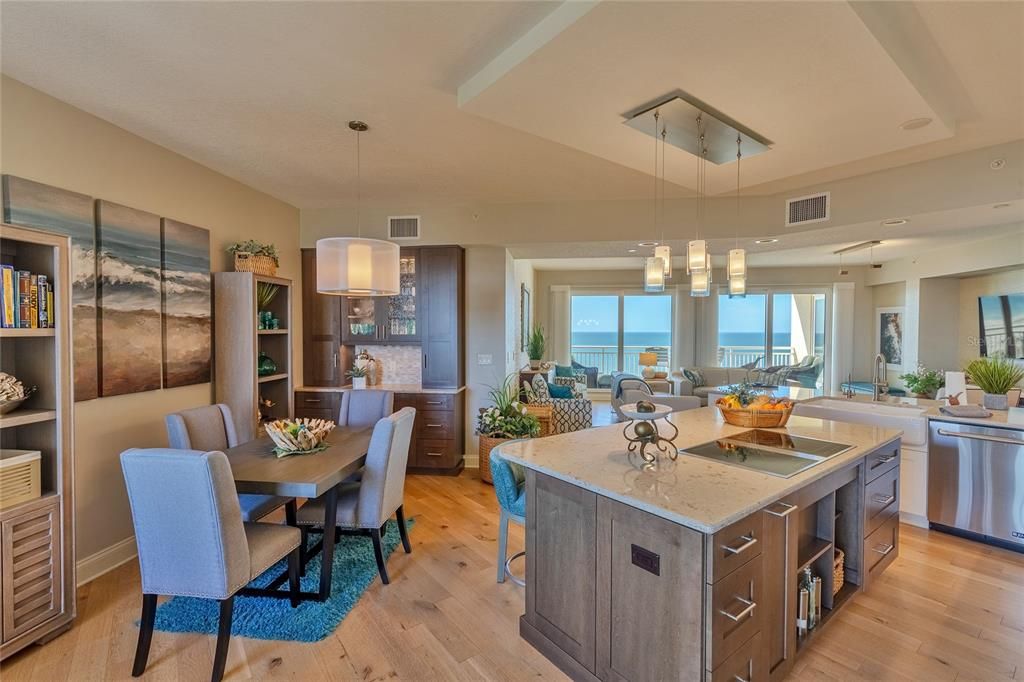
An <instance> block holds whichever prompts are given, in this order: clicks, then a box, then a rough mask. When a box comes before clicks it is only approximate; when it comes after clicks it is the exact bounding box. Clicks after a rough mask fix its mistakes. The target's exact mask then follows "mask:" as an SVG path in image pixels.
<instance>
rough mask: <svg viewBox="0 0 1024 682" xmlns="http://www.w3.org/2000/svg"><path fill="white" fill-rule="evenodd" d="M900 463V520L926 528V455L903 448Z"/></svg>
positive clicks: (925, 453)
mask: <svg viewBox="0 0 1024 682" xmlns="http://www.w3.org/2000/svg"><path fill="white" fill-rule="evenodd" d="M901 460H902V461H901V462H900V520H901V521H903V522H904V523H909V524H911V525H914V526H920V527H921V528H927V527H928V453H927V452H922V451H921V450H913V449H911V448H906V447H905V448H903V451H902V453H901Z"/></svg>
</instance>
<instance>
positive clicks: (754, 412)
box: [716, 405, 793, 429]
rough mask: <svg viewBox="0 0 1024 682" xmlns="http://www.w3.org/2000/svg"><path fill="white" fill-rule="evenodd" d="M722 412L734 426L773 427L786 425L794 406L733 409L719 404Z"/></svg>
mask: <svg viewBox="0 0 1024 682" xmlns="http://www.w3.org/2000/svg"><path fill="white" fill-rule="evenodd" d="M716 407H718V409H719V410H721V412H722V419H724V420H725V421H726V423H728V424H732V425H733V426H750V427H753V428H756V429H773V428H775V427H777V426H785V425H786V422H788V421H789V415H790V414H792V413H793V408H792V406H791V407H788V408H786V409H785V410H758V409H732V408H728V407H722V406H721V405H717V406H716Z"/></svg>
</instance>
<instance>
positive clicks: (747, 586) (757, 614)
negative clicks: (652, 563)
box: [704, 556, 764, 670]
mask: <svg viewBox="0 0 1024 682" xmlns="http://www.w3.org/2000/svg"><path fill="white" fill-rule="evenodd" d="M762 584H763V578H762V573H761V557H760V556H757V557H754V558H753V559H751V560H750V561H748V562H747V563H746V564H744V565H743V566H741V567H740V568H738V569H737V570H735V571H733V572H732V573H730V574H729V575H728V576H726V577H725V578H723V579H722V580H719V581H718V582H716V583H715V584H714V585H707V586H706V587H705V590H706V599H705V604H706V605H707V606H706V608H707V615H706V618H705V621H704V622H705V624H706V626H707V628H708V633H707V637H706V641H707V649H706V650H705V657H706V658H705V663H706V665H705V667H706V668H707V669H708V670H715V669H717V668H718V666H720V665H721V664H722V663H724V662H725V661H726V660H727V659H728V658H729V656H731V655H732V654H734V653H735V652H736V651H738V650H739V649H740V647H741V646H742V645H743V644H745V643H746V642H747V641H748V640H750V638H751V637H753V636H754V635H756V634H757V633H758V632H760V631H761V622H762V620H763V616H762V611H764V607H760V606H758V603H757V602H758V600H760V599H762V593H761V586H762Z"/></svg>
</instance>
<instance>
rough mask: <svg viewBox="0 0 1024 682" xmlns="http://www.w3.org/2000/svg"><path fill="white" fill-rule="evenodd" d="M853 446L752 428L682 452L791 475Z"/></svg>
mask: <svg viewBox="0 0 1024 682" xmlns="http://www.w3.org/2000/svg"><path fill="white" fill-rule="evenodd" d="M852 447H853V446H852V445H847V444H845V443H833V442H832V441H827V440H820V439H818V438H809V437H807V436H796V435H793V434H791V433H787V432H785V431H769V430H767V429H750V430H749V431H741V432H740V433H736V434H733V435H731V436H727V437H725V438H719V439H717V440H713V441H711V442H708V443H702V444H700V445H695V446H693V447H690V448H685V449H681V450H679V453H680V454H683V455H695V456H697V457H704V458H707V459H711V460H714V461H716V462H720V463H722V464H731V465H733V466H740V467H744V468H746V469H753V470H755V471H760V472H761V473H765V474H769V475H771V476H778V477H780V478H789V477H790V476H795V475H796V474H798V473H800V472H801V471H805V470H807V469H809V468H811V467H812V466H814V465H815V464H820V463H821V462H824V461H825V460H826V459H828V458H829V457H834V456H835V455H838V454H839V453H841V452H846V451H847V450H849V449H850V448H852Z"/></svg>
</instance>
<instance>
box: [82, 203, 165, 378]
mask: <svg viewBox="0 0 1024 682" xmlns="http://www.w3.org/2000/svg"><path fill="white" fill-rule="evenodd" d="M96 224H97V228H98V230H97V249H98V253H99V258H98V259H97V273H98V278H99V283H98V284H99V287H98V296H99V321H100V324H99V329H100V336H99V339H100V395H101V396H103V397H107V396H113V395H123V394H125V393H140V392H142V391H153V390H156V389H159V388H160V384H161V378H162V377H161V360H162V357H163V349H162V343H161V340H162V338H163V335H162V333H161V324H160V308H161V296H160V290H161V286H160V285H161V277H160V217H159V216H156V215H153V214H152V213H146V212H145V211H138V210H136V209H133V208H128V207H127V206H120V205H118V204H114V203H111V202H109V201H102V200H101V201H98V202H97V203H96Z"/></svg>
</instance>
